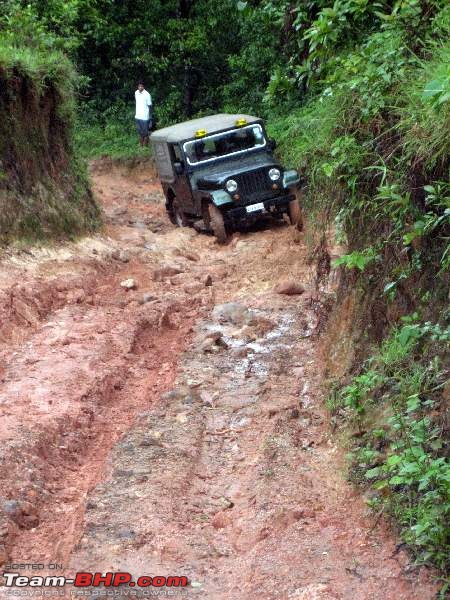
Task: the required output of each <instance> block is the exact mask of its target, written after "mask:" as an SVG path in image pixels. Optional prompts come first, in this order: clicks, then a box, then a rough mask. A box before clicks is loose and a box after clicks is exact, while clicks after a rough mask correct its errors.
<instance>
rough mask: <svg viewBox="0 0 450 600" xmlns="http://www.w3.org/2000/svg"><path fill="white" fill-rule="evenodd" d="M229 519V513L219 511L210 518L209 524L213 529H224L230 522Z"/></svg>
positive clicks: (230, 517) (230, 518)
mask: <svg viewBox="0 0 450 600" xmlns="http://www.w3.org/2000/svg"><path fill="white" fill-rule="evenodd" d="M231 521H232V516H231V513H229V512H227V511H220V512H218V513H216V514H215V515H214V516H213V518H212V519H211V525H212V526H213V527H214V529H224V528H225V527H227V526H228V525H229V524H230V523H231Z"/></svg>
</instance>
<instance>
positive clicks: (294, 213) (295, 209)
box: [288, 198, 303, 231]
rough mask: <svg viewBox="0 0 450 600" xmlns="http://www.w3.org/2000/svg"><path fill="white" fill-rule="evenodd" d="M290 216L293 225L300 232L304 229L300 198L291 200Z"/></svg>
mask: <svg viewBox="0 0 450 600" xmlns="http://www.w3.org/2000/svg"><path fill="white" fill-rule="evenodd" d="M288 214H289V220H290V222H291V225H294V227H296V228H297V229H298V230H299V231H302V229H303V215H302V209H301V206H300V202H299V200H298V198H295V200H291V201H290V202H289V206H288Z"/></svg>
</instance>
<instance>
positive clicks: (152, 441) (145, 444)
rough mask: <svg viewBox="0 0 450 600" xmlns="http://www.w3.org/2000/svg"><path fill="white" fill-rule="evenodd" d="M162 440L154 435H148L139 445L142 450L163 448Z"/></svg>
mask: <svg viewBox="0 0 450 600" xmlns="http://www.w3.org/2000/svg"><path fill="white" fill-rule="evenodd" d="M162 445H163V443H162V440H161V439H160V438H158V437H155V436H152V435H146V436H145V437H144V438H142V440H141V441H140V443H139V446H141V448H149V447H150V446H160V447H161V446H162Z"/></svg>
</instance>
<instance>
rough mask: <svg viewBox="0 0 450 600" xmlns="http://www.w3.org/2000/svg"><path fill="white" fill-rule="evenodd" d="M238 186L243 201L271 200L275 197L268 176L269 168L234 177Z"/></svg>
mask: <svg viewBox="0 0 450 600" xmlns="http://www.w3.org/2000/svg"><path fill="white" fill-rule="evenodd" d="M233 179H235V180H236V181H237V184H238V192H239V194H240V195H241V198H242V200H244V201H248V200H254V199H256V198H261V199H264V198H269V197H270V196H273V195H274V191H273V190H272V182H271V181H270V179H269V177H268V175H267V167H263V168H262V169H257V170H256V171H250V172H248V173H241V174H240V175H236V177H234V178H233Z"/></svg>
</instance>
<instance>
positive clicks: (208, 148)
mask: <svg viewBox="0 0 450 600" xmlns="http://www.w3.org/2000/svg"><path fill="white" fill-rule="evenodd" d="M150 140H151V143H152V147H153V151H154V157H155V161H156V166H157V169H158V173H159V177H160V179H161V184H162V187H163V190H164V195H165V198H166V209H167V212H168V214H169V217H170V219H171V221H172V222H173V223H174V224H176V225H179V226H180V227H184V226H186V225H191V224H194V226H196V228H197V229H203V230H206V231H211V230H212V231H213V232H214V235H215V236H216V238H217V240H218V241H219V242H220V243H225V242H226V240H227V233H228V232H230V231H231V230H233V228H236V227H237V226H239V225H242V224H245V223H251V222H253V221H255V220H257V219H258V218H260V217H261V216H262V215H267V214H268V215H273V216H274V217H282V216H283V214H288V216H289V219H290V221H291V223H292V224H293V225H295V226H297V227H298V228H299V229H301V228H302V213H301V208H300V204H299V201H298V199H297V195H296V190H297V188H298V186H299V181H300V177H299V175H298V173H297V171H296V170H294V169H283V167H282V166H281V165H280V164H279V163H278V161H276V160H275V158H274V157H273V151H274V149H275V141H274V140H270V139H268V138H267V135H266V131H265V128H264V124H263V121H262V120H261V119H259V118H258V117H252V116H249V115H241V114H237V115H229V114H219V115H213V116H211V117H203V118H201V119H194V120H192V121H186V122H184V123H179V124H178V125H173V126H171V127H165V128H164V129H159V130H157V131H155V132H153V133H152V135H151V137H150Z"/></svg>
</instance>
